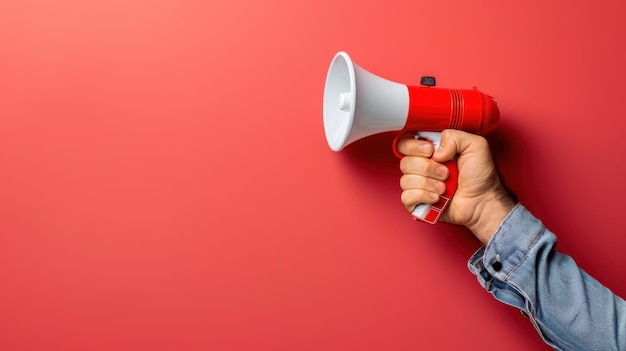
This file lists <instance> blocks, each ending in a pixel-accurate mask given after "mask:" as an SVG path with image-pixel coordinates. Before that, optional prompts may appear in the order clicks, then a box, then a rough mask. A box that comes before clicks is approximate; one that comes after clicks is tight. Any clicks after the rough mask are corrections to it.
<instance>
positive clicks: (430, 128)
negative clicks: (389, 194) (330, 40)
mask: <svg viewBox="0 0 626 351" xmlns="http://www.w3.org/2000/svg"><path fill="white" fill-rule="evenodd" d="M424 78H425V79H424ZM421 84H422V85H419V86H410V85H405V84H401V83H396V82H393V81H390V80H387V79H384V78H381V77H379V76H377V75H375V74H372V73H370V72H368V71H366V70H364V69H363V68H361V67H359V66H358V65H356V64H354V63H353V62H352V60H351V59H350V56H349V55H348V54H347V53H345V52H339V53H337V54H336V55H335V57H334V58H333V60H332V62H331V64H330V68H329V69H328V74H327V76H326V84H325V86H324V132H325V134H326V141H327V142H328V145H329V146H330V148H331V149H332V150H334V151H340V150H341V149H343V148H344V147H345V146H346V145H348V144H351V143H352V142H354V141H357V140H359V139H362V138H365V137H367V136H370V135H374V134H378V133H384V132H399V134H398V135H397V137H396V140H394V143H393V150H394V153H395V154H396V155H397V156H398V157H402V155H401V154H400V153H399V152H398V151H397V149H396V143H397V141H398V139H399V138H400V137H402V136H404V135H406V134H408V133H409V132H411V133H412V137H415V138H418V137H419V138H424V139H428V140H430V141H432V142H433V144H435V148H436V147H438V146H439V143H440V139H441V133H440V132H441V131H443V130H444V129H448V128H452V129H461V130H465V131H467V132H471V133H477V134H485V133H487V132H489V131H490V130H492V129H493V128H494V127H495V126H496V124H497V123H498V121H499V119H500V113H499V110H498V106H497V104H496V102H495V101H494V100H493V98H491V97H490V96H489V95H487V94H484V93H481V92H480V91H478V90H477V89H476V88H474V89H471V90H469V89H467V90H464V89H441V88H435V87H434V78H432V77H423V79H422V83H421ZM446 165H447V166H448V168H449V169H450V177H449V178H448V181H447V182H446V187H447V188H448V190H447V191H446V193H445V194H443V195H442V196H441V200H440V201H439V202H438V203H436V204H433V205H430V204H420V205H418V206H417V207H416V208H415V209H414V210H413V212H412V215H413V217H414V218H416V219H421V220H424V221H426V222H429V223H436V222H437V221H438V220H439V217H440V216H441V214H442V213H443V211H444V210H445V208H446V206H447V205H448V202H449V201H450V200H451V198H452V196H453V195H454V192H455V191H456V182H457V179H456V178H457V177H458V171H457V168H456V161H454V160H453V161H451V162H449V163H448V164H446Z"/></svg>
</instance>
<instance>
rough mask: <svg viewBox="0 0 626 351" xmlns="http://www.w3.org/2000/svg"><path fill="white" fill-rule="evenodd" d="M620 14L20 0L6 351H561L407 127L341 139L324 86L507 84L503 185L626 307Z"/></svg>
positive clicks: (6, 118) (3, 6)
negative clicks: (340, 56) (421, 157)
mask: <svg viewBox="0 0 626 351" xmlns="http://www.w3.org/2000/svg"><path fill="white" fill-rule="evenodd" d="M623 4H624V2H623V1H620V0H615V1H595V2H572V1H547V2H546V1H539V0H530V1H524V2H516V3H515V4H513V3H510V2H506V1H496V0H492V1H471V2H470V1H460V0H456V1H455V0H445V1H415V0H411V1H396V0H392V1H385V2H377V1H362V0H360V1H320V0H317V1H281V0H267V1H238V0H229V1H226V0H218V1H215V0H213V1H183V0H176V1H175V0H162V1H158V0H157V1H153V0H150V1H147V0H145V1H142V0H130V1H120V0H113V1H112V0H106V1H105V0H95V1H79V0H62V1H33V0H19V1H17V0H15V1H13V0H4V1H2V2H1V3H0V349H2V350H161V349H162V350H266V349H267V350H416V349H432V350H435V349H436V350H460V349H462V350H478V349H484V348H485V347H487V348H490V346H489V345H491V347H496V345H497V347H504V348H506V349H507V350H529V349H533V350H542V349H547V348H546V347H545V346H544V345H543V343H542V341H541V339H540V338H539V336H537V334H536V333H535V331H534V329H533V327H532V326H531V325H530V323H529V322H528V321H527V320H526V319H525V318H524V317H523V316H522V315H521V314H520V313H519V312H518V311H516V310H515V309H513V308H510V307H508V306H504V305H502V304H499V303H497V302H495V301H494V300H493V299H492V297H491V296H490V295H489V294H487V293H486V292H485V291H484V290H482V288H480V287H479V285H478V284H477V282H476V280H475V277H474V276H473V275H471V274H470V273H469V272H468V270H467V268H466V262H467V259H468V258H469V256H470V255H471V254H472V253H473V252H474V250H475V249H477V248H478V244H477V243H476V242H475V241H474V240H473V239H472V238H471V236H470V234H469V233H468V232H466V231H465V230H462V229H460V228H455V227H452V226H449V225H446V224H439V225H436V226H429V225H427V224H423V223H416V222H414V221H412V220H411V219H409V217H408V215H407V213H406V212H405V210H404V209H403V207H402V205H401V203H400V201H399V197H400V188H399V185H398V180H399V175H400V173H399V171H398V168H397V164H398V161H397V160H396V159H395V158H394V156H393V154H392V152H391V147H390V139H389V138H388V136H386V135H383V136H377V137H372V138H369V139H368V140H363V141H360V142H358V143H356V144H353V145H352V146H350V147H349V148H348V149H347V150H345V151H344V152H341V153H334V152H332V151H330V149H329V148H328V146H327V145H326V141H325V139H324V134H323V126H322V104H321V101H322V92H323V85H324V79H325V75H326V70H327V68H328V64H329V63H330V60H331V58H332V56H333V55H334V54H335V52H337V51H339V50H345V51H347V52H349V53H350V54H351V56H352V57H353V59H354V60H355V62H357V63H358V64H359V65H361V66H362V67H364V68H366V69H368V70H370V71H372V72H374V73H376V74H378V75H381V76H383V77H386V78H389V79H392V80H395V81H399V82H404V83H409V84H417V83H418V82H419V77H420V76H422V75H435V76H437V79H438V85H439V86H440V87H449V88H471V87H473V86H477V87H478V88H479V89H480V90H482V91H484V92H487V93H489V94H491V95H493V96H495V97H496V99H497V101H498V103H499V106H500V109H501V112H502V124H501V127H500V129H498V130H497V131H496V132H495V133H494V134H492V135H491V136H489V139H490V140H491V141H492V145H493V147H494V153H495V157H496V159H497V162H498V163H499V165H500V167H501V170H502V173H503V175H504V177H505V179H506V182H507V184H508V185H509V186H510V187H512V188H513V189H514V190H515V191H516V192H517V194H518V196H519V198H520V200H521V201H522V202H523V203H524V204H525V205H526V206H527V207H528V208H529V209H530V210H531V211H533V213H534V214H535V215H537V216H538V217H539V218H541V219H542V220H543V221H544V222H545V223H546V224H547V225H548V226H549V227H550V228H551V229H552V230H553V231H554V232H556V233H557V234H558V235H559V237H560V242H559V247H560V249H561V250H562V251H564V252H566V253H569V254H571V255H572V256H573V257H574V258H575V259H576V260H577V262H578V263H579V264H580V265H581V266H582V267H583V268H584V269H586V270H587V271H588V272H590V273H591V274H592V275H594V276H595V277H596V278H598V279H599V280H600V281H601V282H602V283H604V284H605V285H607V286H608V287H610V288H611V289H613V291H615V292H616V293H618V294H620V295H621V296H626V280H625V279H624V275H623V267H625V266H626V257H625V256H624V254H623V247H624V244H626V239H624V236H623V230H622V222H623V218H624V215H623V208H624V207H623V204H622V202H621V200H622V199H623V198H624V197H625V196H626V185H624V183H623V181H622V179H623V178H624V174H623V172H622V169H623V168H624V166H623V165H624V163H625V162H626V153H625V152H624V150H626V138H624V135H623V134H624V133H623V130H624V127H623V125H624V124H623V118H624V97H623V96H624V91H625V90H624V88H623V82H625V81H626V68H625V65H624V62H626V50H625V49H624V45H623V44H624V35H625V34H626V24H625V23H626V22H625V21H624V20H623V14H624V5H623ZM486 345H487V346H486Z"/></svg>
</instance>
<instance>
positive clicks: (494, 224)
mask: <svg viewBox="0 0 626 351" xmlns="http://www.w3.org/2000/svg"><path fill="white" fill-rule="evenodd" d="M484 196H485V198H484V199H482V200H481V201H480V202H479V204H478V206H477V208H476V211H475V212H474V213H475V216H474V218H472V220H471V221H470V222H469V223H468V224H467V228H468V229H469V230H471V231H472V233H473V234H474V236H476V238H478V240H480V242H481V243H483V245H486V244H487V242H489V240H490V239H491V237H492V236H493V235H494V234H495V233H496V231H497V230H498V228H499V227H500V224H502V222H503V221H504V219H505V218H506V216H507V215H508V214H509V212H511V210H512V209H513V207H515V203H516V201H515V200H514V199H513V197H512V196H511V195H510V194H509V193H508V191H507V190H506V189H505V188H504V186H502V185H499V186H498V188H497V189H494V191H492V192H489V193H486V194H485V195H484Z"/></svg>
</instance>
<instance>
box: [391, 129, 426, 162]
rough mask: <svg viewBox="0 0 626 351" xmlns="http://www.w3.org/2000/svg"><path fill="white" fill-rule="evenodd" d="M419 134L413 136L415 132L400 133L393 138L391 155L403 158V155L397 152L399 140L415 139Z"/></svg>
mask: <svg viewBox="0 0 626 351" xmlns="http://www.w3.org/2000/svg"><path fill="white" fill-rule="evenodd" d="M418 135H419V134H415V132H413V133H409V132H406V133H400V134H398V135H396V136H395V138H393V144H392V145H391V147H392V149H393V154H394V155H396V157H397V158H400V159H401V158H403V157H404V155H403V154H402V153H401V152H400V151H398V143H399V142H400V140H403V139H417V136H418Z"/></svg>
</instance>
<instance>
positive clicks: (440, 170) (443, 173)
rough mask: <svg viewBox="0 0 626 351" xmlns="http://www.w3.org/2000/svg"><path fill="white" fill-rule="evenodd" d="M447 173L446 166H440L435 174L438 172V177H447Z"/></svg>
mask: <svg viewBox="0 0 626 351" xmlns="http://www.w3.org/2000/svg"><path fill="white" fill-rule="evenodd" d="M447 171H448V169H447V168H446V166H439V167H437V170H436V171H435V172H437V175H438V176H440V177H445V176H446V172H447Z"/></svg>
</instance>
